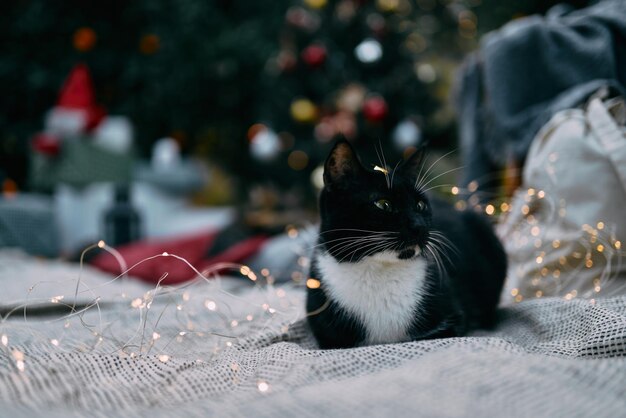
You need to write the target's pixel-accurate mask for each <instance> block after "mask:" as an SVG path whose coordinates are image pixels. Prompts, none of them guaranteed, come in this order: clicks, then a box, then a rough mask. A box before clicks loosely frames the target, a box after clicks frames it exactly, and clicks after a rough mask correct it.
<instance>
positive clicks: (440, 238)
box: [429, 229, 461, 255]
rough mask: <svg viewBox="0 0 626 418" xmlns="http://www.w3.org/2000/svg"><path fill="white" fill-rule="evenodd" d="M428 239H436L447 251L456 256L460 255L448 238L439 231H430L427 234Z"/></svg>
mask: <svg viewBox="0 0 626 418" xmlns="http://www.w3.org/2000/svg"><path fill="white" fill-rule="evenodd" d="M429 237H431V238H433V237H434V238H437V242H438V243H440V244H442V245H443V246H444V247H446V248H447V249H448V250H450V251H452V252H453V253H455V254H456V255H461V253H460V252H459V250H458V248H456V246H455V245H454V244H453V243H452V241H450V240H449V239H448V237H446V236H445V235H444V234H443V233H441V232H440V231H437V230H435V229H433V230H431V231H430V232H429Z"/></svg>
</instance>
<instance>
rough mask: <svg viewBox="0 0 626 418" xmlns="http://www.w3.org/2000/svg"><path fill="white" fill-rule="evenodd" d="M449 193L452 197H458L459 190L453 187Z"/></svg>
mask: <svg viewBox="0 0 626 418" xmlns="http://www.w3.org/2000/svg"><path fill="white" fill-rule="evenodd" d="M450 193H452V194H453V195H455V196H456V195H458V194H459V188H458V187H456V186H454V187H452V189H450Z"/></svg>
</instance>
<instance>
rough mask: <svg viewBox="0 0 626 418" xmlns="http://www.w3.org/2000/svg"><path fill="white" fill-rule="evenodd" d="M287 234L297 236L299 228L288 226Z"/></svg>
mask: <svg viewBox="0 0 626 418" xmlns="http://www.w3.org/2000/svg"><path fill="white" fill-rule="evenodd" d="M287 235H288V236H289V238H297V237H298V230H297V229H296V228H295V227H293V226H289V227H287Z"/></svg>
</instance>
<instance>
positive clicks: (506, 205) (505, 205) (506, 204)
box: [500, 202, 509, 212]
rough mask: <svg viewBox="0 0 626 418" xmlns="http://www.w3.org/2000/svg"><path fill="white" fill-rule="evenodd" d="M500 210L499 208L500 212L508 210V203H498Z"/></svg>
mask: <svg viewBox="0 0 626 418" xmlns="http://www.w3.org/2000/svg"><path fill="white" fill-rule="evenodd" d="M500 210H501V211H502V212H508V210H509V204H508V203H506V202H504V203H502V204H501V205H500Z"/></svg>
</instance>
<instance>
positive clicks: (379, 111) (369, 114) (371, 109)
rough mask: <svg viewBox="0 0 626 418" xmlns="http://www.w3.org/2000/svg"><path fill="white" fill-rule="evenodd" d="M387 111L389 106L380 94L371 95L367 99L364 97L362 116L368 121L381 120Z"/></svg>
mask: <svg viewBox="0 0 626 418" xmlns="http://www.w3.org/2000/svg"><path fill="white" fill-rule="evenodd" d="M388 113H389V107H388V106H387V102H385V99H384V98H383V97H381V96H373V97H370V98H368V99H365V103H363V116H365V119H367V120H368V121H369V122H381V121H383V120H384V119H385V118H386V117H387V114H388Z"/></svg>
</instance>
